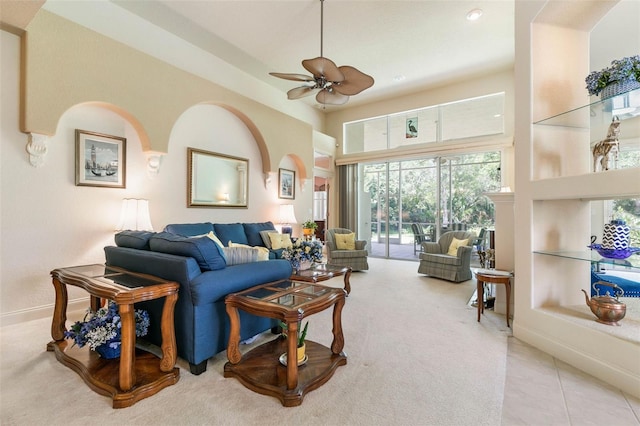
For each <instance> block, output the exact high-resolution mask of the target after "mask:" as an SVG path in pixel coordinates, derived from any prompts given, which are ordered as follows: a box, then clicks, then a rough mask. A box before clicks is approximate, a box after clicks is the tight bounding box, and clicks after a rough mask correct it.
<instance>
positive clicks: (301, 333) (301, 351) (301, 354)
mask: <svg viewBox="0 0 640 426" xmlns="http://www.w3.org/2000/svg"><path fill="white" fill-rule="evenodd" d="M300 325H301V324H300V322H298V336H297V338H298V340H297V346H296V347H297V348H298V350H297V353H296V355H297V358H298V364H300V363H302V362H303V361H304V358H305V349H306V345H305V343H304V341H305V339H306V338H307V328H308V327H309V321H307V322H306V323H305V324H304V328H302V329H300ZM280 328H282V335H283V336H284V338H285V339H286V338H288V337H289V336H288V327H287V324H286V323H285V322H283V321H280Z"/></svg>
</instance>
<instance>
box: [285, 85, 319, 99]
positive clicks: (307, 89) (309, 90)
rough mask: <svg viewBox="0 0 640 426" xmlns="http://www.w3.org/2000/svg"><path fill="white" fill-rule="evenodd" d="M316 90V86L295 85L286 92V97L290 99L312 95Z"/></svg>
mask: <svg viewBox="0 0 640 426" xmlns="http://www.w3.org/2000/svg"><path fill="white" fill-rule="evenodd" d="M316 90H317V88H316V87H315V86H301V87H296V88H293V89H291V90H289V91H288V92H287V99H291V100H292V99H300V98H304V97H305V96H309V95H312V94H313V93H315V91H316Z"/></svg>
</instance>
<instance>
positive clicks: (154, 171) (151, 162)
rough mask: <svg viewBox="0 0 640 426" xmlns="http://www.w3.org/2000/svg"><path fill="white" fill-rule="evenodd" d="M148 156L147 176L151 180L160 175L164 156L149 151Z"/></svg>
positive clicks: (146, 153)
mask: <svg viewBox="0 0 640 426" xmlns="http://www.w3.org/2000/svg"><path fill="white" fill-rule="evenodd" d="M145 155H146V156H147V176H149V177H150V178H154V177H156V176H157V175H158V173H160V166H161V165H162V156H163V155H164V154H163V153H161V152H154V151H149V152H145Z"/></svg>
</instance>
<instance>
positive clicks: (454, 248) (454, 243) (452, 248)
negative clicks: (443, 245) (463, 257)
mask: <svg viewBox="0 0 640 426" xmlns="http://www.w3.org/2000/svg"><path fill="white" fill-rule="evenodd" d="M468 242H469V239H468V238H467V239H466V240H459V239H457V238H456V237H453V239H452V240H451V244H449V251H448V252H447V254H448V255H449V256H457V255H458V247H462V246H466V245H467V243H468Z"/></svg>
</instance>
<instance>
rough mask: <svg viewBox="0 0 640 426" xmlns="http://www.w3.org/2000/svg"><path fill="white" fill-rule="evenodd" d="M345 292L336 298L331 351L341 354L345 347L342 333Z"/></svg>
mask: <svg viewBox="0 0 640 426" xmlns="http://www.w3.org/2000/svg"><path fill="white" fill-rule="evenodd" d="M345 297H346V296H345V293H343V294H342V296H341V297H339V298H338V299H337V300H336V304H335V305H334V306H333V330H332V332H333V342H331V352H333V353H334V354H339V353H340V352H342V349H343V348H344V335H343V334H342V308H343V306H344V302H345Z"/></svg>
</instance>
